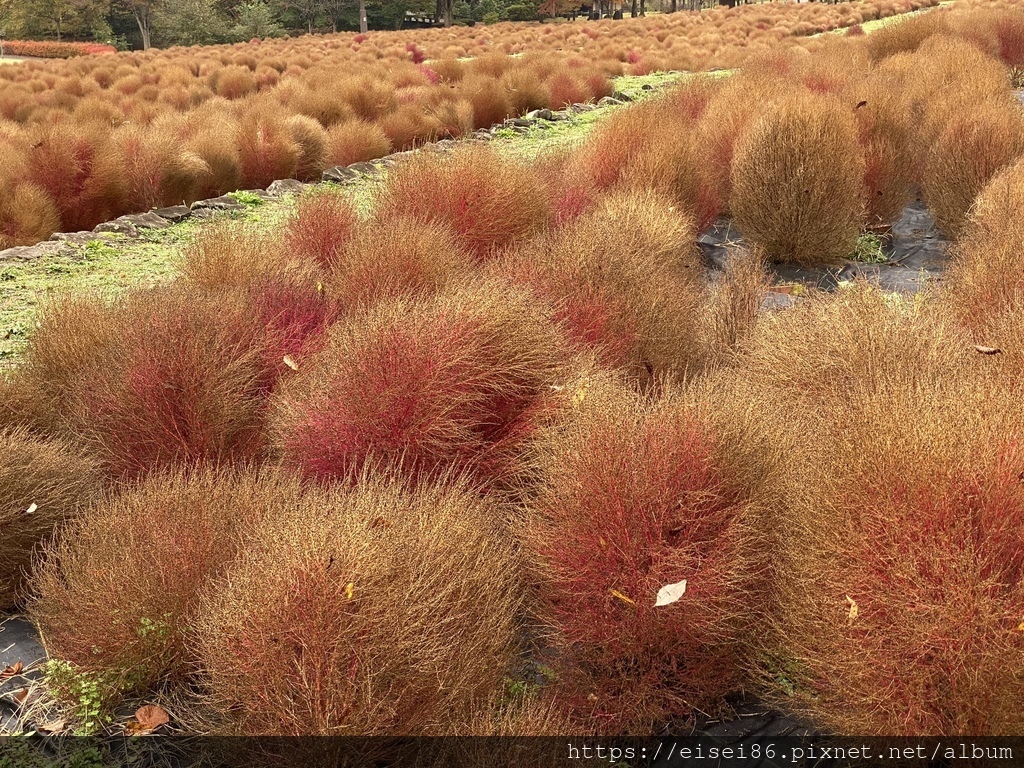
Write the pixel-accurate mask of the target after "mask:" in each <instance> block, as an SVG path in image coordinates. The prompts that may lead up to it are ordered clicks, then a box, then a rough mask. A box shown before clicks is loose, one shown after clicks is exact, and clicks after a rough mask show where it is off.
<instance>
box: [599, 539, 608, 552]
mask: <svg viewBox="0 0 1024 768" xmlns="http://www.w3.org/2000/svg"><path fill="white" fill-rule="evenodd" d="M597 543H598V544H600V545H601V549H604V548H605V547H607V546H608V542H607V541H605V540H604V537H602V536H598V537H597Z"/></svg>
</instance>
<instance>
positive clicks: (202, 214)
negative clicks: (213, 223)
mask: <svg viewBox="0 0 1024 768" xmlns="http://www.w3.org/2000/svg"><path fill="white" fill-rule="evenodd" d="M216 215H217V210H216V209H215V208H196V209H195V210H194V211H192V216H191V218H193V219H199V220H204V219H212V218H213V217H214V216H216Z"/></svg>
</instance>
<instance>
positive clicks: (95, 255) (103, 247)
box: [82, 240, 120, 261]
mask: <svg viewBox="0 0 1024 768" xmlns="http://www.w3.org/2000/svg"><path fill="white" fill-rule="evenodd" d="M119 253H120V251H118V250H117V248H115V247H114V246H112V245H110V243H107V242H104V241H103V240H90V241H89V242H87V243H86V244H85V245H84V246H83V248H82V254H83V255H84V256H85V258H86V260H88V261H95V260H98V259H103V258H110V257H112V256H117V255H118V254H119Z"/></svg>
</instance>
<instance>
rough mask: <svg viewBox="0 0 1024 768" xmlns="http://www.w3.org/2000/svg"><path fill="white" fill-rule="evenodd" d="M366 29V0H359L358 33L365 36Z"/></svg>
mask: <svg viewBox="0 0 1024 768" xmlns="http://www.w3.org/2000/svg"><path fill="white" fill-rule="evenodd" d="M368 28H369V27H368V25H367V23H366V0H359V31H360V32H362V33H363V34H364V35H365V34H366V30H367V29H368Z"/></svg>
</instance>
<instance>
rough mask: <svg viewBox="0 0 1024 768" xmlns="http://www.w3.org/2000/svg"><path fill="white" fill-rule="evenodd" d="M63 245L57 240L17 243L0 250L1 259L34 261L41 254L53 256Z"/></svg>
mask: <svg viewBox="0 0 1024 768" xmlns="http://www.w3.org/2000/svg"><path fill="white" fill-rule="evenodd" d="M61 245H62V243H60V242H58V241H55V240H44V241H43V242H41V243H36V244H35V245H17V246H15V247H14V248H8V249H6V250H3V251H0V261H32V260H33V259H38V258H39V257H40V256H52V255H53V254H55V253H56V252H57V251H59V250H60V248H61Z"/></svg>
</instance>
